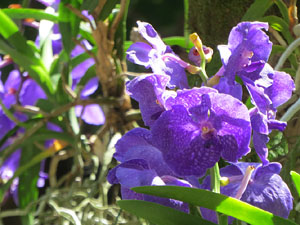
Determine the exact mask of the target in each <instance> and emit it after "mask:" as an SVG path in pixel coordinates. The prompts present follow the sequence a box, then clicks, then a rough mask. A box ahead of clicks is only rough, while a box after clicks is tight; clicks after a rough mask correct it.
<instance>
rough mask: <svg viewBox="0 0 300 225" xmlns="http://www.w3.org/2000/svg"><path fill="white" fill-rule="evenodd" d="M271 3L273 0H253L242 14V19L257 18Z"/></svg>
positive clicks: (250, 19)
mask: <svg viewBox="0 0 300 225" xmlns="http://www.w3.org/2000/svg"><path fill="white" fill-rule="evenodd" d="M273 4H274V1H273V0H255V1H254V3H253V4H252V5H251V6H250V8H249V9H248V10H247V12H246V13H245V15H244V16H243V18H242V21H253V20H258V19H259V18H261V17H262V16H263V15H264V14H265V13H266V11H267V10H268V9H269V8H270V7H271V6H272V5H273Z"/></svg>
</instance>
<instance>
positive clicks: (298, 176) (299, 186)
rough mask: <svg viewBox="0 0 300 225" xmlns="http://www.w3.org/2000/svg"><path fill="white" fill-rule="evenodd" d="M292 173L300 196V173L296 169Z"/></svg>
mask: <svg viewBox="0 0 300 225" xmlns="http://www.w3.org/2000/svg"><path fill="white" fill-rule="evenodd" d="M290 174H291V177H292V180H293V182H294V184H295V187H296V190H297V192H298V195H299V196H300V174H299V173H296V172H295V171H291V172H290Z"/></svg>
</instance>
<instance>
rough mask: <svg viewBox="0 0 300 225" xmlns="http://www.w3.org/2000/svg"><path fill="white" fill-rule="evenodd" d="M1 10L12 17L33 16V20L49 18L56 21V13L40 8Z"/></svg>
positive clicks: (23, 17) (24, 17)
mask: <svg viewBox="0 0 300 225" xmlns="http://www.w3.org/2000/svg"><path fill="white" fill-rule="evenodd" d="M2 11H3V12H4V13H5V14H6V15H7V16H9V17H10V18H12V19H26V18H33V19H35V20H49V21H52V22H54V23H57V22H58V16H57V15H56V14H50V13H46V12H45V11H44V10H42V9H24V8H21V9H2Z"/></svg>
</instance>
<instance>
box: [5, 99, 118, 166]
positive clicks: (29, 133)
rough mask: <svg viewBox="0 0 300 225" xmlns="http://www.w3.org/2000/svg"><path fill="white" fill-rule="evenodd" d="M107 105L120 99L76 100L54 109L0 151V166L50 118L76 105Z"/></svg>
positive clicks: (116, 103) (116, 102) (113, 103)
mask: <svg viewBox="0 0 300 225" xmlns="http://www.w3.org/2000/svg"><path fill="white" fill-rule="evenodd" d="M95 103H96V104H108V105H116V106H118V105H120V103H121V99H116V98H112V97H108V98H101V97H99V98H95V99H78V100H75V101H74V102H70V103H68V104H66V105H64V106H62V107H60V108H58V109H55V110H54V111H52V112H51V113H50V115H49V117H46V118H43V119H42V120H40V121H38V122H37V123H36V124H34V125H33V126H32V127H31V128H29V129H28V130H27V131H26V132H25V133H24V134H23V136H21V137H19V138H18V139H16V140H15V141H14V142H13V143H12V144H11V145H10V146H8V147H7V148H5V149H4V150H3V151H2V155H1V157H0V165H2V164H3V162H4V161H5V159H7V157H8V156H10V155H11V154H12V153H13V152H14V151H15V150H16V148H17V146H18V145H21V144H22V143H23V142H24V141H26V140H27V139H28V138H29V137H31V136H32V135H33V134H34V133H35V132H37V131H38V130H39V129H40V128H41V127H42V126H44V124H45V123H46V122H48V120H49V119H50V118H53V117H57V116H59V115H61V114H62V113H65V112H67V111H68V110H69V109H70V108H72V107H74V106H76V105H83V106H85V105H89V104H95Z"/></svg>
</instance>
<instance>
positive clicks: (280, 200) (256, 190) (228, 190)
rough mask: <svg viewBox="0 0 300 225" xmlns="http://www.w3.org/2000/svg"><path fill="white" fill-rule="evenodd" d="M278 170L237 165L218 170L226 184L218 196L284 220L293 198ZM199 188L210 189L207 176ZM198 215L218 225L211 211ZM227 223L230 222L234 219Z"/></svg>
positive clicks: (276, 165) (278, 167) (271, 165)
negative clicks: (232, 198)
mask: <svg viewBox="0 0 300 225" xmlns="http://www.w3.org/2000/svg"><path fill="white" fill-rule="evenodd" d="M280 170H281V165H280V164H279V163H269V164H268V165H267V166H262V165H261V164H259V163H245V162H240V163H236V164H232V165H229V166H226V167H224V168H222V169H221V170H220V175H221V176H222V177H223V178H226V180H227V182H228V184H227V185H225V186H221V193H222V194H224V195H228V196H231V197H235V198H238V199H240V200H241V201H244V202H247V203H249V204H251V205H253V206H256V207H259V208H261V209H263V210H266V211H269V212H271V213H273V214H275V215H277V216H281V217H284V218H287V217H288V216H289V213H290V211H291V210H292V208H293V197H292V195H291V192H290V190H289V188H288V186H287V185H286V183H285V182H284V181H283V180H282V179H281V177H280V176H279V172H280ZM201 187H202V188H203V189H208V190H209V189H210V176H207V177H206V178H205V179H204V181H203V183H202V185H201ZM201 212H202V216H203V217H204V218H205V219H207V220H210V221H212V222H217V216H216V213H215V212H214V211H212V210H209V209H204V208H202V209H201ZM229 221H230V222H232V221H233V218H229Z"/></svg>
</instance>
